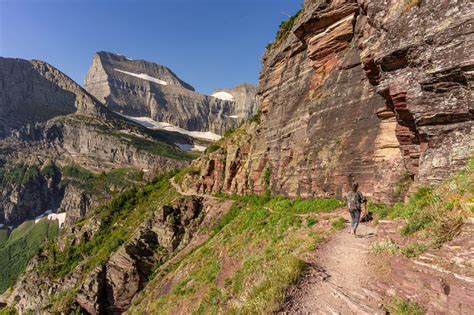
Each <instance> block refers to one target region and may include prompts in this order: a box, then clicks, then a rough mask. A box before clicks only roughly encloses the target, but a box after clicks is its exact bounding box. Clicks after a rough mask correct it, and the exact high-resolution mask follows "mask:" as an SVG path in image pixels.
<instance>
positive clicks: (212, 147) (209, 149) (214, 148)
mask: <svg viewBox="0 0 474 315" xmlns="http://www.w3.org/2000/svg"><path fill="white" fill-rule="evenodd" d="M220 148H221V146H220V145H219V144H217V143H215V142H214V143H211V144H210V145H209V146H208V147H207V148H206V153H212V152H215V151H217V150H219V149H220Z"/></svg>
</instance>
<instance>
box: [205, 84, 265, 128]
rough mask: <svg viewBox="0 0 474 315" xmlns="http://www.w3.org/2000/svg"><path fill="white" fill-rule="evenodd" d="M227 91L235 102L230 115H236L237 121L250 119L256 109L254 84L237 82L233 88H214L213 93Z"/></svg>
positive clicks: (255, 88)
mask: <svg viewBox="0 0 474 315" xmlns="http://www.w3.org/2000/svg"><path fill="white" fill-rule="evenodd" d="M217 92H227V93H229V94H230V95H232V97H233V99H234V101H235V104H234V111H233V114H232V116H236V117H235V119H237V120H238V121H239V122H242V121H247V120H248V119H250V118H251V117H252V116H253V115H254V114H255V113H256V112H257V109H258V103H257V97H256V95H257V86H256V85H254V84H248V83H245V84H239V85H236V86H234V87H233V88H228V89H216V90H214V92H213V94H214V93H217Z"/></svg>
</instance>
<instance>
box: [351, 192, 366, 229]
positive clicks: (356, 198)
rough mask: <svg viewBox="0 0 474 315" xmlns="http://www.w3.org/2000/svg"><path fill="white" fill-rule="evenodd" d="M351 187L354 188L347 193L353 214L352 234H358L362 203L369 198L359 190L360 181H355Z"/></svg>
mask: <svg viewBox="0 0 474 315" xmlns="http://www.w3.org/2000/svg"><path fill="white" fill-rule="evenodd" d="M351 188H352V190H351V191H350V192H349V193H348V194H347V208H348V210H349V213H350V214H351V234H354V236H356V230H357V226H358V225H359V221H360V214H361V212H362V204H363V203H366V202H367V200H366V199H365V198H364V196H363V195H362V193H361V192H360V191H358V188H359V184H358V183H353V184H352V186H351Z"/></svg>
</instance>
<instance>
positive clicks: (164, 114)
mask: <svg viewBox="0 0 474 315" xmlns="http://www.w3.org/2000/svg"><path fill="white" fill-rule="evenodd" d="M84 87H85V89H86V90H88V91H89V92H90V93H91V94H92V95H94V96H95V97H97V99H99V100H100V101H102V102H104V104H106V106H107V107H108V108H109V109H111V110H113V111H116V112H119V113H121V114H124V115H127V116H135V117H149V118H151V119H153V120H155V121H157V122H165V123H169V124H172V125H175V126H177V127H180V128H183V129H186V130H189V131H210V132H213V133H216V134H220V135H222V134H224V132H225V131H226V130H229V129H233V128H235V127H237V126H238V125H239V124H240V123H241V122H242V121H243V120H244V119H246V118H247V117H249V116H251V115H253V113H254V111H255V109H256V102H255V94H254V92H255V89H254V88H253V87H252V86H251V85H242V86H238V87H236V88H235V89H228V90H227V91H228V92H229V91H230V92H231V93H232V94H234V90H235V100H228V99H222V98H218V97H212V96H207V95H203V94H200V93H198V92H196V91H195V90H194V88H193V87H192V86H191V85H189V84H187V83H185V82H184V81H182V80H181V79H179V78H178V77H177V76H176V74H174V73H173V72H172V71H171V70H170V69H168V68H167V67H164V66H161V65H158V64H156V63H153V62H149V61H145V60H133V59H130V58H127V57H125V56H122V55H118V54H114V53H110V52H104V51H101V52H98V53H96V54H95V55H94V57H93V60H92V65H91V67H90V69H89V72H88V73H87V76H86V79H85V81H84Z"/></svg>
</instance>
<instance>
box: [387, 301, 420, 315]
mask: <svg viewBox="0 0 474 315" xmlns="http://www.w3.org/2000/svg"><path fill="white" fill-rule="evenodd" d="M389 311H390V314H394V315H423V314H425V313H426V309H425V308H424V307H422V306H420V305H418V304H416V303H413V302H410V301H407V300H402V299H399V298H393V299H392V302H391V305H390V306H389Z"/></svg>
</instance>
